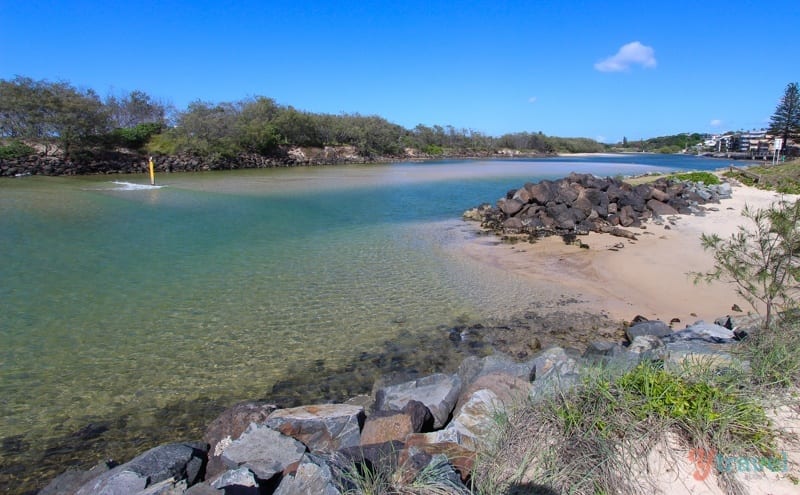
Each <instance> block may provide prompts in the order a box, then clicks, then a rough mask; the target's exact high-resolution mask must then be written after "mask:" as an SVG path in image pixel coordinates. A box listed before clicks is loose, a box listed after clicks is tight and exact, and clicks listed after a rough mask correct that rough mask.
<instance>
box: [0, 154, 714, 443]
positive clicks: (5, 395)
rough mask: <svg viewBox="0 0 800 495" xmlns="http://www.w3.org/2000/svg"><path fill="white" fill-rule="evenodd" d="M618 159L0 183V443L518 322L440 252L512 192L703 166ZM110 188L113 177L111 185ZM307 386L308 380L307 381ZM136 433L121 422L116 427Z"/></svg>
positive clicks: (513, 288)
mask: <svg viewBox="0 0 800 495" xmlns="http://www.w3.org/2000/svg"><path fill="white" fill-rule="evenodd" d="M724 165H726V163H721V162H719V161H713V160H703V159H692V158H688V157H662V156H633V157H613V158H612V157H592V158H571V159H548V160H514V161H494V162H481V161H450V162H438V163H426V164H394V165H371V166H346V167H345V166H342V167H326V168H295V169H282V170H250V171H236V172H220V173H202V174H173V175H163V176H161V177H158V180H159V183H160V184H161V185H163V187H161V188H159V189H150V188H146V187H144V188H143V187H136V185H144V184H146V183H147V179H146V178H145V177H144V176H106V177H70V178H47V177H27V178H21V179H9V180H3V181H0V253H2V261H0V281H1V282H0V338H1V339H2V346H0V416H1V417H2V418H3V419H2V422H0V438H4V437H9V436H21V437H22V438H24V439H26V441H31V442H33V441H38V440H40V439H47V438H50V437H55V436H59V435H64V434H65V433H68V432H70V431H75V430H76V429H79V428H80V427H81V426H82V425H84V424H85V423H86V421H87V418H97V417H101V418H102V417H113V416H118V415H122V414H131V412H132V411H134V412H135V414H137V415H139V416H140V417H141V418H142V420H141V422H142V424H147V423H148V421H152V418H151V419H148V417H150V416H148V415H151V414H152V411H155V410H157V409H158V408H159V407H164V406H165V405H168V404H170V403H172V402H175V401H176V400H193V399H196V398H206V399H212V400H219V401H221V402H224V403H230V402H232V401H234V400H239V399H244V398H247V397H254V396H256V397H259V396H264V395H265V394H268V391H269V390H270V387H271V385H272V384H274V383H275V382H276V381H278V380H281V379H285V378H286V375H287V373H288V372H289V370H290V369H291V370H293V371H292V372H293V373H296V372H297V370H298V369H300V370H303V369H309V370H310V369H312V368H314V366H316V365H315V364H314V363H315V362H318V361H319V360H324V362H325V363H326V366H341V365H343V364H344V363H346V362H347V361H348V360H351V359H353V358H354V356H356V355H358V354H359V353H362V352H368V351H374V350H376V349H379V348H380V346H381V345H382V344H383V342H384V341H386V340H391V339H392V338H393V337H394V336H395V335H397V334H398V332H400V331H402V332H410V333H411V334H413V333H415V332H418V333H424V332H430V331H432V329H434V328H435V327H436V326H438V325H442V324H452V323H453V322H455V321H456V320H463V319H480V318H486V317H493V316H502V315H507V314H511V313H513V312H514V311H519V310H524V309H525V308H524V307H521V306H524V305H526V304H530V303H531V301H535V298H536V294H534V293H531V291H530V289H529V288H527V287H526V286H525V285H524V283H523V282H522V281H518V280H514V279H511V278H507V277H503V278H502V279H499V278H498V277H497V276H496V274H492V273H488V272H486V271H482V270H481V269H479V268H477V267H475V266H470V264H469V263H468V262H467V261H465V260H460V259H457V258H454V257H453V256H452V254H450V253H451V251H449V250H446V249H443V246H446V245H448V244H449V243H453V242H461V241H463V240H464V236H465V233H464V229H463V227H462V226H461V225H460V220H459V217H460V214H461V213H462V212H463V211H464V210H465V209H467V208H469V207H471V206H475V205H477V204H479V203H481V202H494V201H495V200H496V199H497V198H498V197H500V196H501V195H503V194H504V193H505V191H506V190H507V189H509V188H512V187H519V186H521V185H522V184H523V183H524V182H526V181H535V180H539V179H542V178H555V177H560V176H563V175H566V174H567V173H569V172H571V171H578V172H592V173H596V174H598V175H616V174H635V173H641V172H644V171H650V170H667V169H674V168H680V169H689V168H691V169H708V168H716V167H719V166H724ZM115 181H116V182H115ZM309 372H310V371H309ZM131 427H133V426H131Z"/></svg>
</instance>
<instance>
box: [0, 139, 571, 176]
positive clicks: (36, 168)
mask: <svg viewBox="0 0 800 495" xmlns="http://www.w3.org/2000/svg"><path fill="white" fill-rule="evenodd" d="M551 156H556V155H554V154H552V153H550V154H548V153H538V152H521V151H518V150H507V149H500V150H497V151H480V150H476V151H471V152H460V153H439V154H428V153H424V152H422V151H420V150H416V149H412V148H408V149H406V150H405V152H404V153H403V154H400V155H362V154H360V153H359V152H358V150H357V149H356V148H355V147H354V146H325V147H321V148H319V147H299V146H286V147H283V148H280V149H279V150H277V151H276V152H275V153H274V154H272V155H270V156H265V155H259V154H256V153H245V154H239V155H236V156H223V155H210V156H201V155H193V154H188V153H180V154H175V155H156V156H154V165H155V171H156V172H157V173H172V172H206V171H210V170H242V169H257V168H282V167H303V166H329V165H352V164H371V163H393V162H422V161H429V160H463V159H507V158H545V157H551ZM147 168H148V156H147V155H145V154H142V153H136V152H132V151H120V150H118V151H104V152H102V153H92V152H87V153H84V154H83V155H82V156H80V157H78V158H76V159H64V157H62V156H59V155H41V154H34V155H30V156H26V157H22V158H15V159H0V177H25V176H29V175H47V176H62V175H66V176H72V175H105V174H135V173H143V172H146V171H147Z"/></svg>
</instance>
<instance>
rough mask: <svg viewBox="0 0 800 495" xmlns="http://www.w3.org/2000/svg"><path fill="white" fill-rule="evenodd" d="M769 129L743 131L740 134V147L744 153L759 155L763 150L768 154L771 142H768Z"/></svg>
mask: <svg viewBox="0 0 800 495" xmlns="http://www.w3.org/2000/svg"><path fill="white" fill-rule="evenodd" d="M766 139H767V131H750V132H743V133H742V134H740V135H739V143H738V144H739V149H738V151H740V152H742V153H750V154H752V155H758V154H759V151H761V150H763V153H764V154H766V153H767V152H768V151H769V143H767V142H766Z"/></svg>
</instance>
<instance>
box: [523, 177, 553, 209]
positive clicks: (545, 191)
mask: <svg viewBox="0 0 800 495" xmlns="http://www.w3.org/2000/svg"><path fill="white" fill-rule="evenodd" d="M526 189H528V192H529V193H530V196H531V199H532V200H533V201H534V202H535V203H537V204H539V205H542V206H544V205H546V204H547V203H549V202H551V201H553V200H554V199H555V197H556V192H555V187H554V186H553V183H552V182H550V181H548V180H543V181H541V182H539V183H538V184H531V185H530V187H528V185H526Z"/></svg>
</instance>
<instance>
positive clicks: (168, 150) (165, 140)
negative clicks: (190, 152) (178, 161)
mask: <svg viewBox="0 0 800 495" xmlns="http://www.w3.org/2000/svg"><path fill="white" fill-rule="evenodd" d="M184 148H185V147H184V146H183V145H182V143H181V142H180V138H178V136H176V134H175V133H173V132H165V133H163V134H155V135H153V136H151V137H150V140H149V141H148V142H147V143H146V144H145V146H144V149H145V151H147V152H148V153H150V154H151V155H174V154H175V153H177V152H178V151H179V150H183V149H184Z"/></svg>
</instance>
